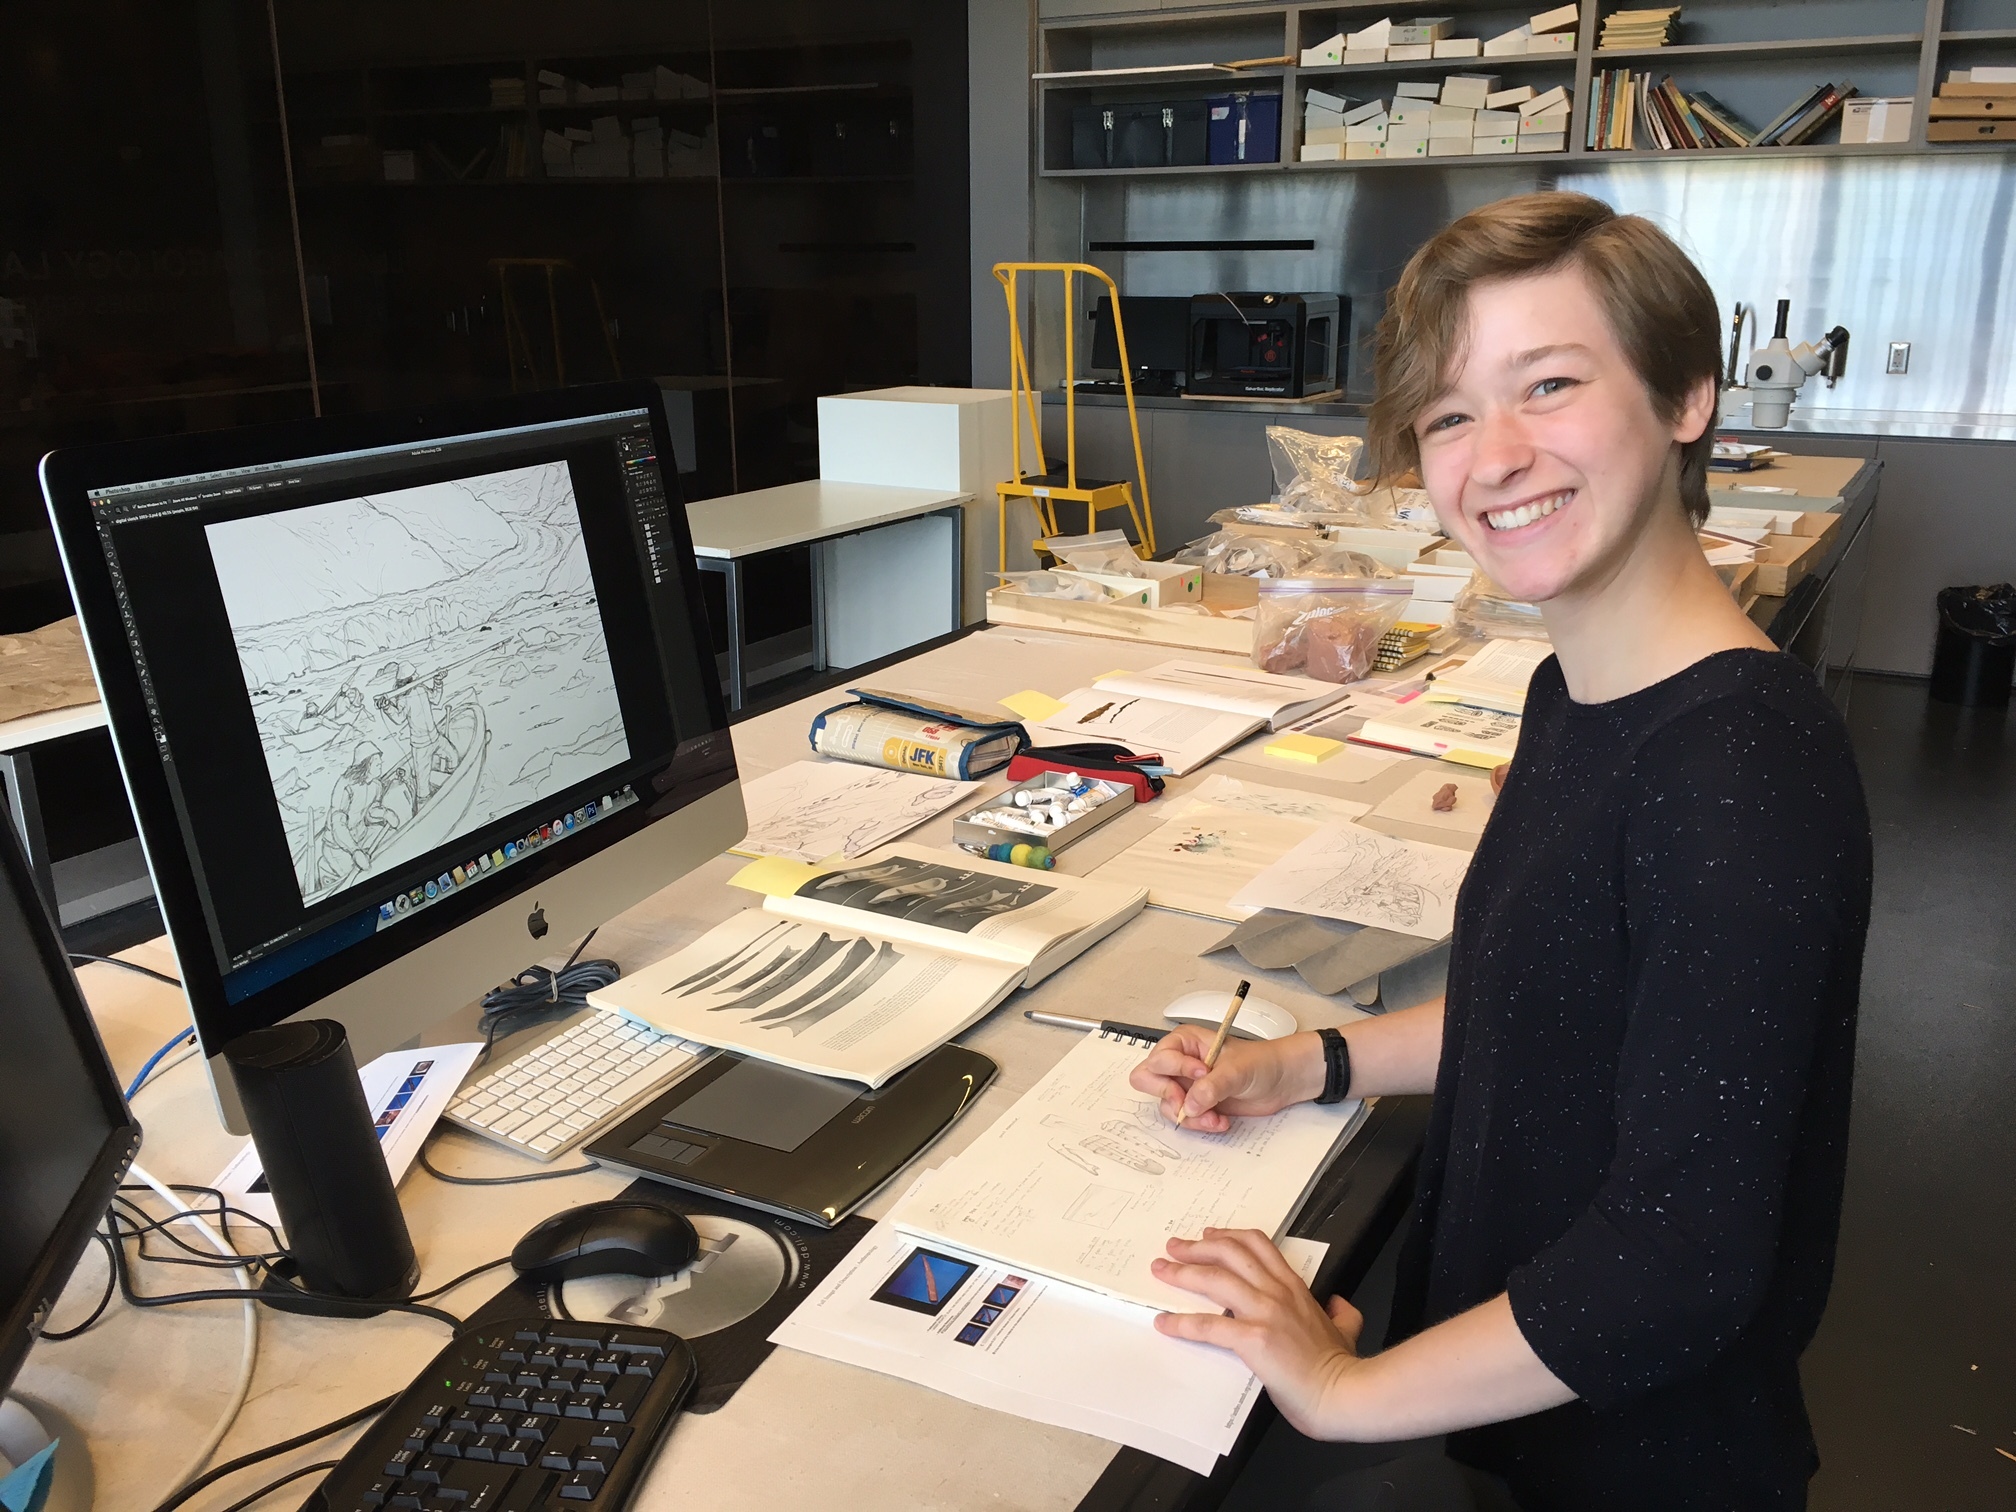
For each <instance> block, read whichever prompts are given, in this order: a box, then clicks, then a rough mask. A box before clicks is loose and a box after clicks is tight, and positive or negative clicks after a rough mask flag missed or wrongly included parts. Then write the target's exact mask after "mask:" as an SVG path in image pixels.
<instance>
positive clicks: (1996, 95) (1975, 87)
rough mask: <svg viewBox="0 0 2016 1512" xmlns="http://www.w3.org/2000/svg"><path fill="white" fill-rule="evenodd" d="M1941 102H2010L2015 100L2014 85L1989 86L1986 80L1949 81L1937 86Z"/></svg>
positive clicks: (2015, 85) (2015, 88) (2015, 89)
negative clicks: (1979, 81)
mask: <svg viewBox="0 0 2016 1512" xmlns="http://www.w3.org/2000/svg"><path fill="white" fill-rule="evenodd" d="M1939 97H1940V98H1941V99H1942V100H2012V99H2016V84H1991V83H1989V82H1987V81H1986V80H1983V81H1982V82H1981V83H1978V84H1977V83H1975V82H1974V81H1973V80H1971V79H1957V78H1956V79H1951V80H1949V81H1947V82H1946V83H1944V84H1941V85H1940V86H1939Z"/></svg>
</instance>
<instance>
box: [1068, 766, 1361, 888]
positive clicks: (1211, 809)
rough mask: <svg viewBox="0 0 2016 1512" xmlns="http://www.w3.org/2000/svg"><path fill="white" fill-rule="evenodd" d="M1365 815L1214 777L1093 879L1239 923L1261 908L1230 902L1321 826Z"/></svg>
mask: <svg viewBox="0 0 2016 1512" xmlns="http://www.w3.org/2000/svg"><path fill="white" fill-rule="evenodd" d="M1347 754H1348V753H1347ZM1365 812H1366V805H1365V804H1362V803H1353V802H1351V801H1350V800H1349V799H1347V798H1337V797H1333V796H1331V795H1330V794H1328V793H1305V792H1302V791H1300V790H1298V789H1295V788H1277V787H1263V786H1261V785H1259V784H1258V783H1250V782H1241V781H1240V780H1239V779H1238V778H1236V777H1225V776H1221V775H1217V774H1213V775H1212V776H1210V777H1207V778H1206V779H1205V780H1204V781H1203V782H1201V783H1199V784H1198V785H1197V787H1196V789H1195V790H1194V791H1193V792H1191V793H1189V794H1188V795H1186V796H1184V797H1182V798H1179V799H1178V800H1176V803H1175V806H1174V807H1173V808H1171V809H1170V811H1169V813H1168V816H1167V817H1166V818H1165V819H1164V820H1163V822H1162V824H1161V825H1160V826H1159V827H1158V828H1156V829H1155V830H1153V831H1151V832H1150V833H1149V834H1147V835H1144V836H1142V837H1141V839H1139V840H1137V841H1135V842H1134V843H1133V844H1132V845H1130V846H1128V847H1127V849H1126V850H1124V851H1122V852H1120V854H1119V855H1117V856H1114V857H1113V858H1112V859H1111V860H1109V861H1107V862H1106V863H1105V864H1104V865H1102V866H1099V867H1097V868H1095V869H1094V870H1093V872H1092V874H1091V875H1092V877H1093V878H1094V879H1095V880H1096V881H1100V882H1115V883H1120V884H1122V885H1125V886H1129V887H1145V888H1147V889H1148V902H1149V905H1150V906H1151V907H1154V908H1173V909H1180V910H1181V911H1183V912H1184V913H1194V914H1202V915H1204V917H1206V918H1210V919H1226V920H1229V921H1231V922H1233V923H1237V922H1238V921H1239V920H1241V919H1245V918H1250V917H1251V916H1252V915H1253V914H1255V913H1257V912H1258V911H1259V910H1257V909H1253V908H1245V907H1241V906H1240V905H1238V904H1236V903H1234V902H1233V901H1232V896H1233V894H1234V893H1237V892H1238V891H1239V890H1240V889H1241V888H1243V887H1245V886H1246V884H1247V883H1249V882H1251V881H1252V880H1253V879H1254V878H1255V877H1257V876H1259V875H1260V874H1261V873H1262V872H1263V871H1265V870H1266V869H1267V868H1268V867H1269V866H1272V865H1273V864H1274V863H1275V862H1276V861H1279V860H1280V859H1281V858H1282V857H1283V856H1285V855H1286V854H1287V853H1288V852H1289V851H1291V850H1293V849H1294V848H1295V847H1296V846H1297V845H1299V844H1300V843H1301V842H1302V841H1304V840H1306V839H1308V838H1309V836H1310V835H1312V834H1314V833H1315V832H1316V831H1317V830H1319V829H1321V828H1322V827H1323V826H1324V825H1325V824H1327V823H1329V822H1331V821H1332V820H1337V819H1355V818H1357V817H1358V816H1359V815H1361V814H1363V813H1365Z"/></svg>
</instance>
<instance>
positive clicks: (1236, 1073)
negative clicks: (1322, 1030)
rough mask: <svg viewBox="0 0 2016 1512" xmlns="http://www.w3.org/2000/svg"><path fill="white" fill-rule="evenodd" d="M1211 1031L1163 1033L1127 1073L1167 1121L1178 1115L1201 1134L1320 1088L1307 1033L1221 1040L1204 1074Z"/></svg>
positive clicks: (1317, 1044)
mask: <svg viewBox="0 0 2016 1512" xmlns="http://www.w3.org/2000/svg"><path fill="white" fill-rule="evenodd" d="M1216 1037H1217V1031H1216V1030H1214V1029H1208V1028H1205V1027H1202V1026H1200V1025H1195V1024H1185V1025H1184V1026H1183V1027H1182V1028H1180V1029H1177V1030H1175V1031H1174V1032H1173V1033H1170V1034H1168V1035H1165V1036H1164V1037H1163V1038H1162V1039H1161V1040H1160V1041H1159V1042H1158V1043H1157V1044H1156V1046H1155V1048H1154V1049H1153V1050H1150V1051H1149V1052H1148V1058H1147V1059H1146V1060H1144V1061H1142V1062H1141V1064H1140V1065H1138V1066H1136V1067H1135V1068H1134V1069H1133V1071H1131V1072H1130V1073H1129V1074H1128V1077H1127V1080H1128V1083H1129V1085H1131V1086H1132V1087H1133V1088H1134V1090H1135V1091H1136V1092H1145V1093H1147V1094H1148V1095H1149V1096H1151V1097H1154V1098H1156V1099H1157V1100H1158V1101H1159V1102H1160V1103H1161V1104H1162V1116H1163V1117H1164V1118H1167V1119H1168V1120H1169V1121H1170V1122H1171V1123H1174V1122H1175V1121H1176V1116H1177V1114H1178V1113H1181V1114H1182V1115H1183V1121H1184V1127H1186V1128H1192V1129H1197V1130H1199V1131H1200V1132H1202V1133H1205V1134H1222V1133H1224V1132H1225V1131H1226V1130H1227V1129H1229V1128H1231V1127H1232V1119H1233V1118H1258V1117H1261V1116H1263V1115H1265V1114H1268V1113H1278V1112H1280V1111H1281V1110H1282V1109H1283V1108H1286V1107H1288V1106H1290V1105H1291V1104H1294V1103H1298V1102H1307V1101H1308V1100H1309V1099H1311V1098H1313V1097H1315V1096H1317V1095H1318V1094H1319V1093H1320V1092H1322V1090H1323V1044H1322V1041H1321V1040H1319V1039H1318V1038H1317V1037H1316V1036H1315V1035H1314V1034H1291V1035H1289V1036H1288V1037H1287V1038H1286V1039H1278V1040H1241V1039H1228V1040H1226V1041H1225V1048H1224V1049H1223V1050H1222V1051H1220V1052H1219V1055H1218V1064H1217V1065H1216V1066H1214V1067H1212V1068H1211V1070H1210V1071H1209V1073H1208V1074H1207V1072H1206V1071H1205V1067H1204V1057H1205V1055H1206V1054H1207V1053H1208V1052H1209V1051H1210V1049H1211V1041H1212V1040H1213V1039H1214V1038H1216ZM1228 1115H1229V1116H1228Z"/></svg>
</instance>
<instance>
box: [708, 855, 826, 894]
mask: <svg viewBox="0 0 2016 1512" xmlns="http://www.w3.org/2000/svg"><path fill="white" fill-rule="evenodd" d="M820 871H821V868H819V867H816V866H807V865H806V864H805V863H804V862H803V861H784V860H780V859H778V858H777V857H775V856H765V857H764V858H763V859H762V860H760V861H751V862H750V863H749V864H748V865H747V866H745V867H743V868H742V870H740V871H738V872H737V873H735V875H734V876H732V877H730V878H729V879H728V885H729V886H730V887H744V888H747V889H748V890H749V891H750V892H758V893H763V894H765V895H766V896H768V897H772V898H788V897H790V896H791V895H792V894H793V893H795V892H797V891H798V889H799V888H801V887H803V886H804V885H805V884H806V883H807V882H810V881H811V880H812V879H813V878H814V877H816V876H818V875H819V874H820Z"/></svg>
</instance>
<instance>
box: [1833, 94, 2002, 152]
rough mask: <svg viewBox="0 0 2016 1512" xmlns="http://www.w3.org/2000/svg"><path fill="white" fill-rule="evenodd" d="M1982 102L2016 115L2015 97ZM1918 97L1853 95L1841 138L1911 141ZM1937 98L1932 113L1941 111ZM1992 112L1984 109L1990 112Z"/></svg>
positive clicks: (1844, 114) (1846, 141) (1848, 141)
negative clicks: (1913, 117)
mask: <svg viewBox="0 0 2016 1512" xmlns="http://www.w3.org/2000/svg"><path fill="white" fill-rule="evenodd" d="M1978 103H1980V104H1983V105H2002V106H2006V107H2007V109H2006V110H2004V111H1998V112H1993V113H1994V114H2007V115H2010V116H2016V100H1982V101H1979V102H1978ZM1916 104H1917V101H1916V100H1913V99H1910V98H1908V97H1907V98H1903V99H1883V98H1873V97H1872V98H1868V99H1852V100H1849V101H1848V102H1847V103H1845V104H1844V105H1843V106H1842V107H1841V140H1842V142H1843V143H1844V144H1845V145H1849V146H1852V145H1854V144H1856V143H1869V142H1908V141H1910V140H1911V112H1912V108H1913V107H1914V106H1915V105H1916ZM1939 113H1940V112H1939V108H1938V102H1937V101H1934V102H1933V109H1932V114H1933V116H1934V117H1937V116H1938V115H1939ZM1990 113H1991V112H1988V111H1982V112H1981V114H1983V115H1987V114H1990Z"/></svg>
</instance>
